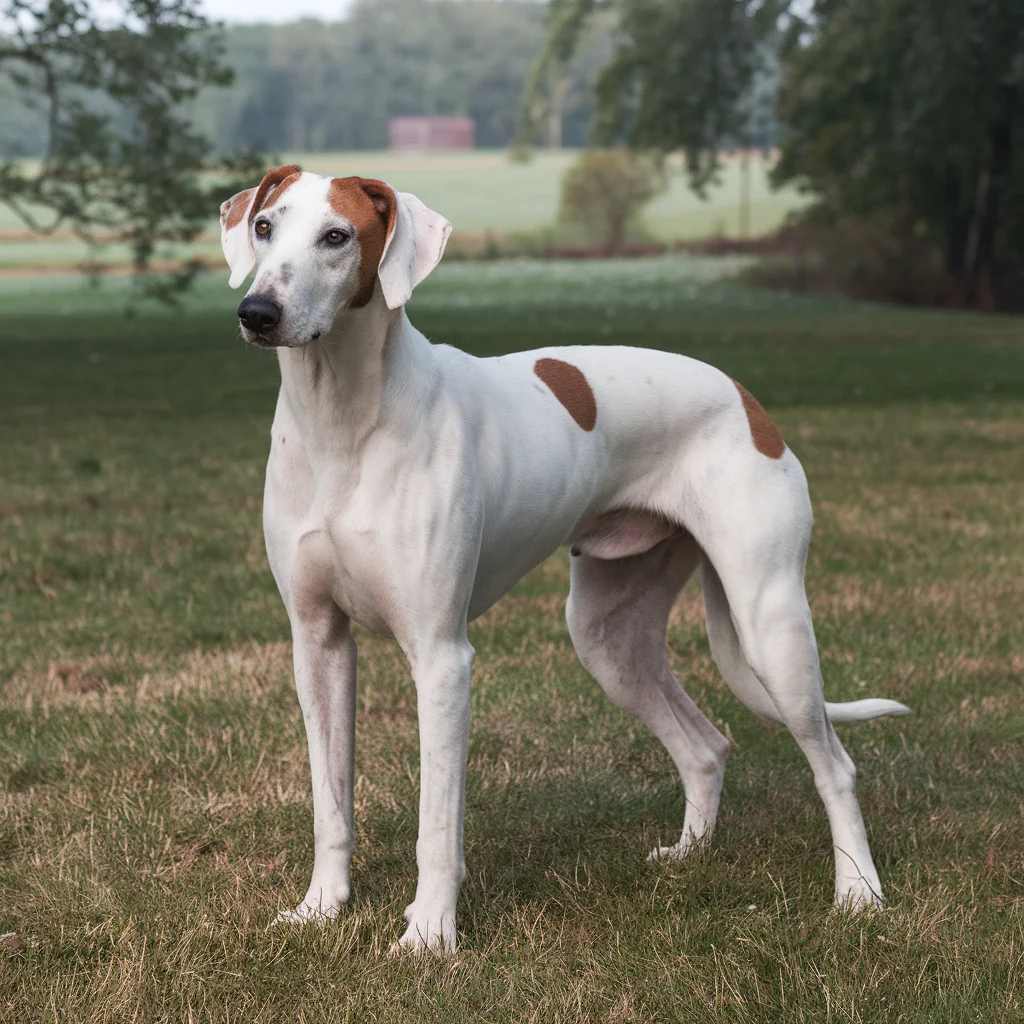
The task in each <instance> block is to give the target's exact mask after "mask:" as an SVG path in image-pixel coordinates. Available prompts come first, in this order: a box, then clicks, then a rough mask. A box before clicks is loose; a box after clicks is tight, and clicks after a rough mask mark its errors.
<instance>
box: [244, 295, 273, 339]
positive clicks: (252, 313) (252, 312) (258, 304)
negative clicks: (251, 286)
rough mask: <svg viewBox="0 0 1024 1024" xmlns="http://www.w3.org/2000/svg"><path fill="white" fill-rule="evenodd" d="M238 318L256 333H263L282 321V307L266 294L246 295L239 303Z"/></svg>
mask: <svg viewBox="0 0 1024 1024" xmlns="http://www.w3.org/2000/svg"><path fill="white" fill-rule="evenodd" d="M238 319H239V320H241V322H242V326H243V327H245V328H246V329H247V330H250V331H252V332H253V333H254V334H262V333H263V332H264V331H269V330H270V329H271V328H272V327H276V326H277V325H278V324H279V323H280V322H281V307H280V306H279V305H278V304H277V303H276V302H275V301H274V300H273V299H269V298H267V297H266V296H265V295H246V297H245V298H244V299H242V301H241V302H240V303H239V305H238Z"/></svg>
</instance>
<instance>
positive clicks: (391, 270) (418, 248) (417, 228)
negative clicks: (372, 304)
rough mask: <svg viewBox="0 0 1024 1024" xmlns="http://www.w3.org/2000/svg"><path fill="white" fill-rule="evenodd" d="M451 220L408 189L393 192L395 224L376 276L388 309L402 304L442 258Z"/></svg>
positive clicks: (450, 229)
mask: <svg viewBox="0 0 1024 1024" xmlns="http://www.w3.org/2000/svg"><path fill="white" fill-rule="evenodd" d="M451 233H452V226H451V223H450V221H448V220H447V219H446V218H445V217H442V216H441V214H439V213H434V211H433V210H428V209H427V207H426V206H424V205H423V203H421V202H420V201H419V200H418V199H417V198H416V197H415V196H414V195H411V194H410V193H409V192H395V228H394V230H393V231H392V232H391V234H390V235H388V237H387V240H386V241H385V243H384V252H383V254H382V255H381V258H380V267H379V268H378V270H377V276H378V277H379V278H380V288H381V292H382V293H383V295H384V301H385V302H386V303H387V305H388V309H398V307H399V306H404V305H405V304H406V303H407V302H408V301H409V297H410V296H411V295H412V290H413V288H415V287H416V285H418V284H419V283H420V281H422V280H423V279H424V278H425V277H426V276H427V274H429V273H430V272H431V271H432V270H433V269H434V267H436V266H437V265H438V263H439V262H440V261H441V257H442V256H443V255H444V247H445V245H446V244H447V242H448V236H449V235H450V234H451Z"/></svg>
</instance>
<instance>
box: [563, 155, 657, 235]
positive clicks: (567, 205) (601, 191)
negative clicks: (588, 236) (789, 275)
mask: <svg viewBox="0 0 1024 1024" xmlns="http://www.w3.org/2000/svg"><path fill="white" fill-rule="evenodd" d="M667 185H668V179H667V176H666V174H665V169H664V164H663V162H662V161H661V160H659V159H658V158H657V157H656V156H654V155H653V154H650V153H636V152H632V151H630V150H628V149H590V150H587V151H586V152H584V153H582V154H581V155H580V157H579V159H578V160H577V161H576V162H575V163H574V164H573V165H572V166H571V167H570V168H569V169H568V170H567V171H566V172H565V177H564V178H563V180H562V202H561V207H560V209H559V220H560V221H562V222H563V223H567V224H573V225H579V226H580V227H582V228H584V229H586V230H587V231H589V232H592V233H593V234H594V235H595V236H596V237H598V238H599V239H600V240H601V242H602V243H603V244H604V245H605V246H606V247H607V250H608V252H609V253H612V254H614V253H619V252H622V250H623V247H624V245H625V241H626V230H627V228H629V226H630V225H631V224H632V223H634V222H635V220H636V218H637V216H638V215H639V213H640V210H641V209H642V208H643V207H644V206H645V205H646V204H647V203H648V202H650V200H651V199H653V198H654V197H655V196H657V195H660V194H661V193H662V192H664V191H665V189H666V187H667Z"/></svg>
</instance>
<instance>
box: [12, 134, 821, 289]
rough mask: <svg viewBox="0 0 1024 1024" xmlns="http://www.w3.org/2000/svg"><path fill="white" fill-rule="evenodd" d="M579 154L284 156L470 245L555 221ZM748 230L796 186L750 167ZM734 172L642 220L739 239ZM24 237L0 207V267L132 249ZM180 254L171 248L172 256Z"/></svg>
mask: <svg viewBox="0 0 1024 1024" xmlns="http://www.w3.org/2000/svg"><path fill="white" fill-rule="evenodd" d="M575 158H576V154H575V153H574V152H571V151H569V152H559V153H546V152H539V153H537V154H536V155H535V157H534V159H533V160H532V161H531V162H530V163H528V164H517V163H512V162H511V161H509V159H508V157H507V156H506V154H505V153H503V152H493V151H474V152H470V153H447V154H422V155H402V154H395V153H386V152H385V153H366V152H359V153H315V154H314V153H290V154H286V155H285V156H283V157H282V158H281V159H282V160H284V161H287V162H294V163H298V164H300V165H301V166H302V167H304V168H306V169H307V170H310V171H316V172H317V173H319V174H337V175H342V174H361V175H363V176H366V177H374V178H383V179H385V180H386V181H388V182H390V183H391V184H392V185H394V186H395V187H396V188H399V189H401V190H402V191H405V192H412V193H414V194H415V195H417V196H419V197H420V198H421V199H422V200H423V201H424V202H425V203H426V204H427V205H428V206H430V207H431V208H432V209H435V210H438V211H439V212H441V213H443V214H444V215H445V216H446V217H448V218H449V220H451V222H452V224H453V225H454V227H455V232H456V239H458V238H459V237H460V236H461V237H462V238H463V239H470V240H472V239H473V238H474V236H480V235H481V234H482V233H483V232H485V231H491V232H496V233H504V232H527V231H535V230H537V229H540V228H545V227H548V226H550V225H551V224H553V223H554V221H555V217H556V214H557V211H558V202H559V195H560V190H561V181H562V174H563V173H564V171H565V168H566V167H568V165H569V164H570V163H571V162H572V161H573V160H574V159H575ZM750 177H751V193H750V200H751V201H750V230H751V231H752V232H753V233H754V234H764V233H766V232H768V231H771V230H772V229H774V228H776V227H778V225H779V224H780V223H781V222H782V220H783V219H784V217H785V216H786V214H787V213H789V212H790V211H791V210H792V209H794V208H795V207H796V206H798V205H800V204H801V203H802V202H803V200H802V199H801V197H800V196H799V195H798V194H797V193H796V192H795V191H794V190H792V189H784V190H782V191H780V192H772V191H770V190H769V188H768V181H767V167H766V165H765V164H764V163H763V162H762V161H760V160H755V161H754V162H753V163H752V171H751V176H750ZM739 197H740V177H739V167H738V164H737V163H735V162H734V161H728V162H726V163H725V165H724V167H723V171H722V176H721V183H720V184H719V185H718V186H716V187H714V188H712V189H711V190H710V192H709V195H708V198H707V200H702V199H699V198H698V197H697V196H696V195H694V193H693V192H691V191H690V189H689V187H688V186H687V184H686V179H685V177H684V176H683V174H682V172H681V170H679V169H678V168H676V170H675V171H674V173H673V174H672V177H671V183H670V188H669V190H668V192H667V193H666V194H665V195H663V196H661V197H660V198H659V199H657V200H656V201H655V202H653V203H651V205H650V206H649V207H648V208H647V211H646V214H645V223H646V226H647V229H648V230H649V231H650V233H651V234H652V235H654V236H655V237H656V238H659V239H661V240H663V241H666V242H672V241H678V240H681V239H692V238H705V237H707V236H710V235H717V234H727V235H735V234H736V233H737V231H738V229H739ZM215 214H216V211H215V210H211V219H210V226H209V233H210V235H211V237H214V238H215V237H217V224H216V216H215ZM4 231H7V232H23V231H24V225H23V224H21V222H20V221H18V220H17V218H16V217H15V216H14V214H13V213H12V212H11V211H10V210H7V209H6V208H4V207H2V206H0V269H3V268H5V267H6V268H17V267H43V266H50V265H65V266H70V265H75V264H78V263H81V262H84V261H85V260H87V259H89V258H98V259H99V260H100V261H101V262H106V263H125V262H127V261H128V260H129V259H130V253H129V251H128V249H127V248H126V247H124V246H118V245H111V246H108V247H106V248H105V249H103V250H102V251H101V252H100V253H99V254H97V255H95V256H94V257H90V253H89V250H88V249H87V247H86V246H85V245H84V244H83V243H81V242H79V241H77V240H75V239H73V238H70V237H63V236H62V237H60V238H57V239H46V238H41V239H20V238H19V239H18V240H16V241H15V240H11V241H4V240H3V235H2V232H4ZM189 251H192V252H196V253H197V254H199V255H203V256H206V257H208V258H210V259H213V260H217V259H219V258H220V249H219V246H218V245H217V244H216V242H214V243H212V244H211V243H210V242H201V243H198V244H197V245H196V246H194V247H192V249H190V250H189ZM180 252H181V249H180V247H179V248H175V247H168V249H167V253H168V255H171V256H173V255H175V254H178V253H180Z"/></svg>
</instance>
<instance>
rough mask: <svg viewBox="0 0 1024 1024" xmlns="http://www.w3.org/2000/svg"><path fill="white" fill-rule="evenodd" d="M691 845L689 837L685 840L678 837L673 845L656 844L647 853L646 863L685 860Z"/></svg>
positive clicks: (691, 848)
mask: <svg viewBox="0 0 1024 1024" xmlns="http://www.w3.org/2000/svg"><path fill="white" fill-rule="evenodd" d="M693 846H694V844H693V841H692V840H691V839H689V838H687V839H685V840H683V839H680V840H679V842H678V843H676V844H675V846H656V847H655V848H654V849H653V850H651V852H650V853H649V854H647V863H648V864H651V863H657V862H658V861H662V860H664V861H669V862H677V861H681V860H685V858H686V857H687V856H688V855H689V854H690V852H691V851H692V850H693Z"/></svg>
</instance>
